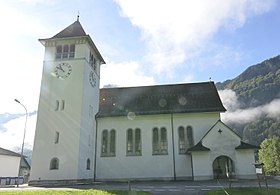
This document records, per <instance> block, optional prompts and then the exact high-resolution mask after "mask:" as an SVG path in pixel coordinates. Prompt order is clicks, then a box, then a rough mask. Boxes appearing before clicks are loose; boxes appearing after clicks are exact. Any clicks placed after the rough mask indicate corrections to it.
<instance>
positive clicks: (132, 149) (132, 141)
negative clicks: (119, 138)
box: [126, 128, 142, 156]
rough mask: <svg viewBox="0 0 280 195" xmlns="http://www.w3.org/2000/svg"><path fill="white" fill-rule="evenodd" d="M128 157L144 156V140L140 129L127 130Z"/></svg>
mask: <svg viewBox="0 0 280 195" xmlns="http://www.w3.org/2000/svg"><path fill="white" fill-rule="evenodd" d="M126 156H142V138H141V129H140V128H135V129H132V128H129V129H127V131H126Z"/></svg>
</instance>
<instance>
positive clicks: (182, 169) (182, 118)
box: [173, 112, 220, 179]
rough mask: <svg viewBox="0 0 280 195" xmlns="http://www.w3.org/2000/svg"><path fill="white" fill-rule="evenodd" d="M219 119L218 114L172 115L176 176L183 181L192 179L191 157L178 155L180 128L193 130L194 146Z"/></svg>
mask: <svg viewBox="0 0 280 195" xmlns="http://www.w3.org/2000/svg"><path fill="white" fill-rule="evenodd" d="M219 119H220V114H219V113H214V112H213V113H187V114H174V115H173V125H174V127H173V128H174V151H175V159H176V161H175V168H176V176H177V177H178V179H179V178H183V179H192V168H191V157H190V155H186V154H179V139H178V138H179V135H178V128H179V127H180V126H183V127H187V126H191V127H192V128H193V136H194V144H196V143H197V142H198V141H199V140H200V139H201V137H202V136H203V135H205V133H206V132H207V131H208V130H209V129H210V128H211V127H212V126H213V124H215V122H216V121H217V120H219Z"/></svg>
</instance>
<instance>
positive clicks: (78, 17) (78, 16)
mask: <svg viewBox="0 0 280 195" xmlns="http://www.w3.org/2000/svg"><path fill="white" fill-rule="evenodd" d="M79 19H80V12H79V11H78V15H77V21H79Z"/></svg>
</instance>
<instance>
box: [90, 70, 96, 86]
mask: <svg viewBox="0 0 280 195" xmlns="http://www.w3.org/2000/svg"><path fill="white" fill-rule="evenodd" d="M89 83H90V85H91V86H92V87H95V86H96V77H95V74H94V72H93V71H90V73H89Z"/></svg>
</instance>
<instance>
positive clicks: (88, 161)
mask: <svg viewBox="0 0 280 195" xmlns="http://www.w3.org/2000/svg"><path fill="white" fill-rule="evenodd" d="M87 170H90V159H89V158H88V159H87Z"/></svg>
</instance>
